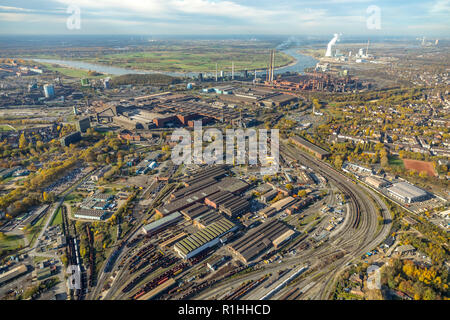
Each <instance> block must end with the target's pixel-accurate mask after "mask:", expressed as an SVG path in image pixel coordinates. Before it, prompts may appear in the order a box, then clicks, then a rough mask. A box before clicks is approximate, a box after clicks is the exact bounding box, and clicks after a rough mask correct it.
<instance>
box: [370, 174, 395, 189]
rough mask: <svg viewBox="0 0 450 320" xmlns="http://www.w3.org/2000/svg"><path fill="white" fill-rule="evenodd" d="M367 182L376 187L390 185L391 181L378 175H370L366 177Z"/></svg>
mask: <svg viewBox="0 0 450 320" xmlns="http://www.w3.org/2000/svg"><path fill="white" fill-rule="evenodd" d="M365 182H366V183H367V184H368V185H370V186H372V187H375V188H384V187H387V186H389V185H390V183H389V181H386V180H384V179H383V178H381V177H378V176H369V177H366V179H365Z"/></svg>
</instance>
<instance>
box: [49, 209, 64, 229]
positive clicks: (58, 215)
mask: <svg viewBox="0 0 450 320" xmlns="http://www.w3.org/2000/svg"><path fill="white" fill-rule="evenodd" d="M58 224H62V214H61V208H59V209H58V212H57V213H56V215H54V216H53V219H52V221H51V222H50V226H52V227H53V226H56V225H58Z"/></svg>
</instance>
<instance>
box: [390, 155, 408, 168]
mask: <svg viewBox="0 0 450 320" xmlns="http://www.w3.org/2000/svg"><path fill="white" fill-rule="evenodd" d="M389 165H390V166H391V167H396V166H398V167H402V168H404V167H405V165H404V164H403V160H402V159H400V158H399V157H397V156H395V157H389Z"/></svg>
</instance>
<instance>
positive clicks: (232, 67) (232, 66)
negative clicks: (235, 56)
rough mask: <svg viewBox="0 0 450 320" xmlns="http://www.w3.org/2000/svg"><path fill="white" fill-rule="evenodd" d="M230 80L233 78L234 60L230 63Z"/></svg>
mask: <svg viewBox="0 0 450 320" xmlns="http://www.w3.org/2000/svg"><path fill="white" fill-rule="evenodd" d="M231 80H234V61H233V62H232V65H231Z"/></svg>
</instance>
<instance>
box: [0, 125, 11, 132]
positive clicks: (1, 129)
mask: <svg viewBox="0 0 450 320" xmlns="http://www.w3.org/2000/svg"><path fill="white" fill-rule="evenodd" d="M13 130H14V127H12V126H10V125H7V124H0V132H7V131H13Z"/></svg>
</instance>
